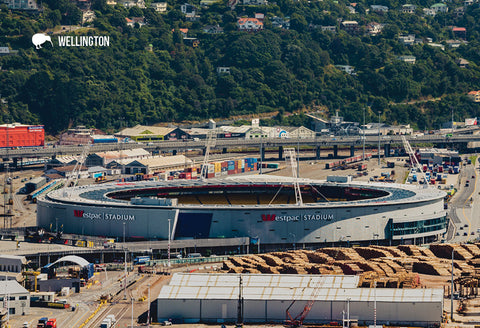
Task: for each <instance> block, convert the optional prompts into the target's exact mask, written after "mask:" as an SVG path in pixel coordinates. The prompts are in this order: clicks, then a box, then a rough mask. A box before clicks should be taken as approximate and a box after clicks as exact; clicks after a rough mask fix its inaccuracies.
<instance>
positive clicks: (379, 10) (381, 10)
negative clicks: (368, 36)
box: [370, 5, 388, 13]
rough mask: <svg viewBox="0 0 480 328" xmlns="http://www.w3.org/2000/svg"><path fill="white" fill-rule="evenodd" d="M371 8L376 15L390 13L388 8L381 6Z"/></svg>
mask: <svg viewBox="0 0 480 328" xmlns="http://www.w3.org/2000/svg"><path fill="white" fill-rule="evenodd" d="M370 8H371V9H372V11H374V12H376V13H387V12H388V7H387V6H381V5H370Z"/></svg>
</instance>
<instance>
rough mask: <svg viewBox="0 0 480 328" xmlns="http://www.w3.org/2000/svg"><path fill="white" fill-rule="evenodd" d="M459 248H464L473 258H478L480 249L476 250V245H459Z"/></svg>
mask: <svg viewBox="0 0 480 328" xmlns="http://www.w3.org/2000/svg"><path fill="white" fill-rule="evenodd" d="M460 246H462V247H463V248H465V249H466V250H467V252H469V253H470V254H472V256H473V257H474V258H479V257H480V248H478V244H461V245H460Z"/></svg>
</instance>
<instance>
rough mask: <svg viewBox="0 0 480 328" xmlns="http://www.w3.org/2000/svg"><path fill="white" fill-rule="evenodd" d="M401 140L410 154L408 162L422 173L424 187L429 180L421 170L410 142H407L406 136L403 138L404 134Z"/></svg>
mask: <svg viewBox="0 0 480 328" xmlns="http://www.w3.org/2000/svg"><path fill="white" fill-rule="evenodd" d="M402 141H403V147H404V148H405V150H406V151H407V153H408V155H409V156H410V162H411V163H412V165H413V166H414V167H415V168H416V169H417V171H418V172H419V173H420V174H421V175H422V177H423V179H424V181H425V188H426V187H427V186H428V185H429V184H430V183H429V182H430V181H428V179H427V177H426V175H425V173H424V172H423V168H422V166H421V165H420V163H419V162H418V158H417V156H415V152H414V151H413V149H412V147H411V146H410V143H409V142H408V140H407V138H405V136H402Z"/></svg>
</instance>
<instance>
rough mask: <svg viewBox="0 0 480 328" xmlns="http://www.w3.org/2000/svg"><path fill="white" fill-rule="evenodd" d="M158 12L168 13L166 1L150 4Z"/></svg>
mask: <svg viewBox="0 0 480 328" xmlns="http://www.w3.org/2000/svg"><path fill="white" fill-rule="evenodd" d="M150 7H151V8H153V9H154V10H155V11H156V12H158V13H166V12H167V3H166V2H154V3H152V4H151V5H150Z"/></svg>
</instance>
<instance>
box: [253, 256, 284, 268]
mask: <svg viewBox="0 0 480 328" xmlns="http://www.w3.org/2000/svg"><path fill="white" fill-rule="evenodd" d="M259 257H260V258H262V259H263V260H264V261H265V262H266V263H267V264H268V265H270V266H282V265H283V261H282V260H281V259H279V258H278V257H276V256H273V255H271V254H260V255H259Z"/></svg>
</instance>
